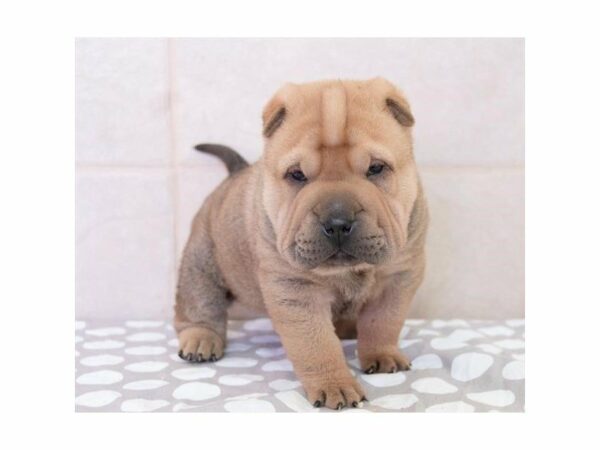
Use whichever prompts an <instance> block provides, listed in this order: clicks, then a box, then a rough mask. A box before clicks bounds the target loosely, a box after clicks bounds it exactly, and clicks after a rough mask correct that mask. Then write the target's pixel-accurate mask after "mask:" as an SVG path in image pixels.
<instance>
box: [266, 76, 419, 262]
mask: <svg viewBox="0 0 600 450" xmlns="http://www.w3.org/2000/svg"><path fill="white" fill-rule="evenodd" d="M264 122H265V127H264V134H265V137H266V147H265V154H264V171H265V174H264V189H263V202H264V206H265V211H266V213H267V215H268V217H269V219H270V221H271V223H272V224H273V226H274V230H275V234H276V239H277V250H278V251H279V253H280V254H281V255H283V256H284V257H285V258H286V259H287V260H288V261H289V262H290V263H291V264H292V265H294V266H296V267H301V268H305V269H314V270H317V271H318V270H332V269H334V270H335V269H337V270H340V269H347V268H362V267H367V266H372V265H379V264H383V263H386V262H388V261H392V260H393V259H394V258H395V257H396V256H397V255H398V253H399V251H400V250H401V249H402V247H403V246H404V245H405V243H406V239H407V227H408V221H409V218H410V212H411V210H412V206H413V203H414V201H415V198H416V195H417V186H418V185H417V183H418V178H417V173H416V167H415V164H414V159H413V156H412V139H411V134H410V127H411V126H412V124H413V122H414V121H413V118H412V115H411V113H410V110H409V107H408V104H407V103H406V100H404V98H403V97H402V95H401V94H400V93H399V92H398V91H397V90H396V89H395V88H394V87H393V86H392V85H391V84H390V83H388V82H387V81H385V80H383V79H374V80H370V81H365V82H356V81H331V82H320V83H311V84H305V85H286V86H285V87H284V88H282V90H280V91H279V93H278V94H277V95H276V96H275V97H274V98H273V100H271V102H270V103H269V104H268V105H267V107H266V108H265V112H264Z"/></svg>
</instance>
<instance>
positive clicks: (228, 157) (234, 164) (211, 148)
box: [194, 144, 248, 175]
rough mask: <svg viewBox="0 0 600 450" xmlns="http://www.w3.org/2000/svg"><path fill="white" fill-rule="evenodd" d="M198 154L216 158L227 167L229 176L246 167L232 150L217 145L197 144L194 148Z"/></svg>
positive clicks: (243, 161) (244, 161)
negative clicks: (201, 153) (206, 154)
mask: <svg viewBox="0 0 600 450" xmlns="http://www.w3.org/2000/svg"><path fill="white" fill-rule="evenodd" d="M194 148H195V149H196V150H198V151H199V152H203V153H208V154H211V155H214V156H216V157H217V158H219V159H220V160H221V161H223V162H224V163H225V166H227V170H229V174H230V175H231V174H233V173H235V172H237V171H239V170H242V169H244V168H245V167H248V162H247V161H246V160H245V159H244V158H242V156H241V155H240V154H239V153H238V152H236V151H235V150H234V149H232V148H229V147H226V146H225V145H219V144H198V145H196V146H195V147H194Z"/></svg>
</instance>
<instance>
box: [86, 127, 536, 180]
mask: <svg viewBox="0 0 600 450" xmlns="http://www.w3.org/2000/svg"><path fill="white" fill-rule="evenodd" d="M171 121H172V120H171ZM171 141H172V142H171V145H172V146H174V145H175V142H174V141H175V138H174V137H172V138H171ZM174 157H175V156H174V155H172V156H171V159H174ZM207 166H208V167H217V166H218V167H222V163H220V162H219V161H215V162H206V163H177V162H175V161H173V160H171V161H169V166H168V167H169V169H175V170H177V169H199V168H203V167H207ZM75 168H76V169H80V170H113V169H115V170H161V169H164V168H165V166H164V165H162V164H156V165H154V164H110V163H109V164H98V163H91V164H87V163H76V164H75ZM417 168H418V169H419V170H478V171H484V170H521V169H525V164H502V165H496V166H479V165H464V166H461V165H456V164H453V165H444V164H439V165H438V164H435V165H429V164H418V163H417Z"/></svg>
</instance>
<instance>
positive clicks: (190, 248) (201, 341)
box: [174, 227, 228, 362]
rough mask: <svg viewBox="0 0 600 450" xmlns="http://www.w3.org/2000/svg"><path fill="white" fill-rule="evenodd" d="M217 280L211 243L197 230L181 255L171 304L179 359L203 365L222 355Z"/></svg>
mask: <svg viewBox="0 0 600 450" xmlns="http://www.w3.org/2000/svg"><path fill="white" fill-rule="evenodd" d="M220 278H221V277H220V273H219V269H218V267H217V262H216V260H215V258H214V255H213V251H212V245H211V241H210V239H209V238H208V236H207V234H206V233H205V231H204V228H202V227H197V228H196V229H195V230H194V231H193V234H192V236H191V237H190V240H189V241H188V243H187V245H186V247H185V250H184V252H183V257H182V259H181V267H180V269H179V282H178V285H177V296H176V302H175V320H174V326H175V330H176V331H177V335H178V337H179V356H180V357H181V358H182V359H185V360H187V361H190V362H203V361H216V360H217V359H219V358H221V357H222V356H223V353H224V348H225V342H226V340H225V339H226V332H227V304H228V301H227V289H226V288H225V287H224V286H223V283H222V281H221V280H220Z"/></svg>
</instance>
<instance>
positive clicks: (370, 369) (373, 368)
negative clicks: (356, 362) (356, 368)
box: [365, 366, 375, 374]
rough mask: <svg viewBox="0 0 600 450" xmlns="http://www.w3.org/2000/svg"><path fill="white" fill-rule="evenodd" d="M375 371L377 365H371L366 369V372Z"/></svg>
mask: <svg viewBox="0 0 600 450" xmlns="http://www.w3.org/2000/svg"><path fill="white" fill-rule="evenodd" d="M373 372H375V366H371V367H369V368H368V369H367V370H365V373H366V374H372V373H373Z"/></svg>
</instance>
